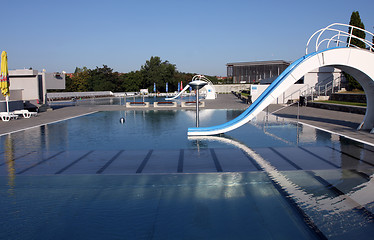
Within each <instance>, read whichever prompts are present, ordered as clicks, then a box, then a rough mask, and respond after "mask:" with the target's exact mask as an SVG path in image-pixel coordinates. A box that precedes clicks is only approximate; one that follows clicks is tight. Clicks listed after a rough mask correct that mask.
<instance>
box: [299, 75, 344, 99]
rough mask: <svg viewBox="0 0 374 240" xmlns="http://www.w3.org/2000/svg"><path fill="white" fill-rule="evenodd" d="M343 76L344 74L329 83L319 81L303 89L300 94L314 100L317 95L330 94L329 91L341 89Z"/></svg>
mask: <svg viewBox="0 0 374 240" xmlns="http://www.w3.org/2000/svg"><path fill="white" fill-rule="evenodd" d="M341 78H342V76H338V77H336V78H334V79H333V80H331V81H329V82H327V83H318V84H316V85H315V86H313V87H309V88H307V89H305V90H304V91H301V92H300V96H304V97H306V98H308V97H310V98H311V100H312V101H313V100H314V98H315V97H319V96H328V94H329V92H331V94H332V93H334V92H338V91H339V90H341Z"/></svg>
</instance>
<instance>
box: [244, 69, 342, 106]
mask: <svg viewBox="0 0 374 240" xmlns="http://www.w3.org/2000/svg"><path fill="white" fill-rule="evenodd" d="M340 76H341V70H339V69H337V68H333V67H322V68H318V69H315V70H313V71H311V72H309V73H307V74H305V75H304V84H294V85H292V86H291V87H290V88H288V89H287V90H286V91H285V92H284V93H283V94H282V95H281V96H279V97H278V98H277V99H275V100H274V101H273V102H272V103H273V104H285V103H287V102H288V101H290V100H297V99H299V97H300V93H301V92H303V91H306V90H310V89H311V88H314V87H315V86H316V85H317V84H326V83H327V82H330V81H332V80H333V79H337V78H339V77H340ZM268 86H269V85H252V86H251V96H252V102H254V101H255V100H256V99H257V98H258V97H259V96H260V95H261V93H263V92H264V91H265V89H266V88H267V87H268Z"/></svg>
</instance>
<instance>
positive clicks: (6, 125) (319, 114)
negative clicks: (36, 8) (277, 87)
mask: <svg viewBox="0 0 374 240" xmlns="http://www.w3.org/2000/svg"><path fill="white" fill-rule="evenodd" d="M248 106H249V105H247V104H245V103H243V102H242V101H241V100H239V99H238V98H236V97H235V96H234V95H232V94H220V95H218V98H217V99H216V100H205V107H204V108H203V109H243V110H244V109H246V108H248ZM281 107H283V106H282V105H270V106H269V107H268V111H269V112H270V113H271V112H273V111H275V110H278V109H280V108H281ZM176 109H178V110H180V109H183V108H180V107H178V108H154V107H148V108H144V107H139V108H134V107H133V108H126V107H125V106H120V105H86V106H74V107H64V108H60V109H56V110H53V111H46V112H42V113H39V114H38V116H37V117H31V118H29V119H24V118H22V117H21V118H19V119H17V120H11V121H9V122H2V121H0V135H4V134H7V133H12V132H16V131H21V130H24V129H28V128H32V127H35V126H41V125H45V124H48V123H53V122H57V121H62V120H65V119H69V118H74V117H77V116H82V115H85V114H90V113H94V112H97V111H118V110H158V111H162V110H176ZM297 112H298V107H297V106H291V107H288V108H285V109H282V110H280V111H278V112H276V113H275V115H277V116H280V117H283V118H288V119H292V120H293V121H296V120H297ZM299 113H300V115H299V121H300V122H301V123H304V124H309V125H312V126H314V127H317V128H321V129H324V130H327V131H331V132H334V133H338V134H340V135H343V136H347V137H349V138H353V139H358V140H361V141H363V142H367V143H370V144H374V134H370V133H369V132H368V131H357V130H356V128H357V126H358V125H359V124H360V123H361V121H362V120H363V118H364V115H360V114H354V113H346V112H338V111H331V110H325V109H318V108H311V107H305V106H304V107H300V108H299Z"/></svg>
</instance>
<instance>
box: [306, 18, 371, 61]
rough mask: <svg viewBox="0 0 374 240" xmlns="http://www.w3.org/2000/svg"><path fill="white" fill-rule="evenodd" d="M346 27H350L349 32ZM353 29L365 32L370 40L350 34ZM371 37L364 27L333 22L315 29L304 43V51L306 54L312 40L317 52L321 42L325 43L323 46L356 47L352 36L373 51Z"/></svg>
mask: <svg viewBox="0 0 374 240" xmlns="http://www.w3.org/2000/svg"><path fill="white" fill-rule="evenodd" d="M346 27H348V29H349V28H350V32H349V33H348V32H347V29H346ZM343 28H344V29H343ZM353 29H357V30H359V31H363V32H365V33H366V35H367V36H366V37H369V39H370V40H367V39H363V38H359V37H357V36H355V35H353V34H352V32H353ZM373 37H374V34H373V33H371V32H369V31H366V30H365V29H362V28H358V27H355V26H352V25H348V24H344V23H333V24H330V25H329V26H327V27H325V28H322V29H320V30H318V31H316V32H315V33H314V34H313V35H312V36H311V37H310V38H309V40H308V42H307V44H306V49H305V53H306V54H308V49H309V45H311V43H313V41H314V42H315V52H317V51H318V50H321V49H320V48H321V47H322V44H324V43H325V44H326V46H325V48H331V47H339V46H344V47H347V46H348V47H356V48H358V47H357V46H355V45H353V44H352V43H351V42H352V38H354V39H358V40H360V41H362V42H363V43H365V45H366V48H367V49H368V50H369V51H371V52H374V47H373V43H372V42H371V39H372V38H373ZM333 44H335V45H334V46H333Z"/></svg>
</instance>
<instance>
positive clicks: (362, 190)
mask: <svg viewBox="0 0 374 240" xmlns="http://www.w3.org/2000/svg"><path fill="white" fill-rule="evenodd" d="M189 140H201V141H202V140H205V141H220V142H224V143H227V144H230V145H233V146H235V147H237V148H239V149H241V150H242V151H243V152H245V153H247V154H248V156H250V157H251V158H252V159H253V160H254V161H255V162H256V163H257V164H258V166H260V168H261V169H262V170H263V171H264V172H265V173H266V174H267V175H268V176H269V178H270V179H271V180H272V181H273V182H274V184H276V185H277V186H279V188H278V189H281V190H282V191H285V192H286V193H287V195H288V196H289V197H290V198H291V199H292V200H293V201H295V202H296V203H297V206H298V207H299V208H300V209H302V211H304V212H305V213H306V214H308V217H309V218H310V219H312V222H313V223H314V224H315V225H316V226H317V227H318V228H319V229H320V230H321V231H322V232H323V233H324V234H325V235H326V236H328V237H332V238H333V237H338V236H341V235H342V234H343V233H344V231H346V232H350V231H355V230H361V229H365V228H366V229H365V231H366V234H369V233H370V234H374V228H373V226H372V224H373V222H374V219H373V213H371V212H370V211H369V210H367V209H366V208H365V205H368V204H370V203H373V202H374V197H373V194H372V193H373V192H374V180H373V178H374V174H373V175H371V176H370V179H369V181H367V182H364V183H362V184H360V185H358V186H356V187H353V188H352V189H351V190H350V191H349V192H348V193H346V194H344V193H343V192H341V191H340V190H338V191H340V192H339V193H336V192H335V194H331V193H330V194H328V193H325V194H318V191H316V192H313V193H309V192H308V191H307V190H305V189H303V187H302V186H299V185H297V184H295V183H294V182H292V181H291V180H290V178H289V177H287V176H286V174H285V173H282V172H280V171H278V170H277V169H276V168H275V167H274V166H272V165H271V164H270V163H269V162H268V161H267V160H266V159H264V158H263V157H262V156H260V155H259V154H257V153H256V152H255V151H254V150H252V149H251V148H249V147H248V146H246V145H245V144H243V143H241V142H239V141H236V140H234V139H231V138H227V137H224V136H223V135H222V136H221V137H218V136H190V137H189ZM298 172H300V174H301V175H302V176H303V177H304V178H305V179H308V178H309V179H312V180H311V181H316V180H317V181H318V179H321V177H319V176H316V174H315V173H313V172H311V171H306V172H304V171H298ZM304 175H305V176H304ZM313 178H314V179H313ZM321 181H326V180H323V179H322V180H320V181H318V182H319V183H321ZM326 182H327V181H326ZM321 187H322V188H325V187H326V186H321ZM322 192H325V191H322ZM343 230H344V231H343Z"/></svg>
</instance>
